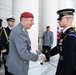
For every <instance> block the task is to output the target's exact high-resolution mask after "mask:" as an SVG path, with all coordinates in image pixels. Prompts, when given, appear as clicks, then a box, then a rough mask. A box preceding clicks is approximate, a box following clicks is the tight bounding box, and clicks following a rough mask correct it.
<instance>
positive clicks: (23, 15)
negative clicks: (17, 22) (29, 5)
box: [21, 12, 34, 18]
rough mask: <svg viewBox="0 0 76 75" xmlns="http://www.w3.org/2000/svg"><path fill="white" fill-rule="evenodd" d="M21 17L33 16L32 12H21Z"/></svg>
mask: <svg viewBox="0 0 76 75" xmlns="http://www.w3.org/2000/svg"><path fill="white" fill-rule="evenodd" d="M21 17H25V18H34V16H33V14H32V13H30V12H23V13H22V14H21Z"/></svg>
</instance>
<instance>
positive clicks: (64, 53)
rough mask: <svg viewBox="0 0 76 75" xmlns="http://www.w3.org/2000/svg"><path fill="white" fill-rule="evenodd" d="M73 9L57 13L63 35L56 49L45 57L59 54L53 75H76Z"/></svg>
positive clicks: (75, 35) (75, 34)
mask: <svg viewBox="0 0 76 75" xmlns="http://www.w3.org/2000/svg"><path fill="white" fill-rule="evenodd" d="M74 12H75V10H74V9H61V10H59V11H57V14H58V15H59V18H58V19H57V20H58V23H59V25H60V27H63V33H62V34H61V37H60V39H59V43H58V44H57V46H56V47H54V48H53V49H52V50H50V53H49V54H48V53H46V54H45V55H46V58H47V56H53V55H56V54H58V53H59V55H60V57H59V62H58V66H57V71H56V74H55V75H76V73H75V71H76V70H75V67H76V32H75V31H74V29H73V27H72V22H73V19H74V14H73V13H74Z"/></svg>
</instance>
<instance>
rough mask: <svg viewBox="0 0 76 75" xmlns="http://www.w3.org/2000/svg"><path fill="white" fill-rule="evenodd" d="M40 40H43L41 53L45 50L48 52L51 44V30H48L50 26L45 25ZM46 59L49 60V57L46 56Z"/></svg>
mask: <svg viewBox="0 0 76 75" xmlns="http://www.w3.org/2000/svg"><path fill="white" fill-rule="evenodd" d="M42 42H43V48H42V53H43V54H45V53H46V51H47V52H48V53H49V51H50V49H51V47H52V45H53V32H52V31H50V26H47V27H46V31H44V33H43V37H42ZM47 61H50V57H48V58H47Z"/></svg>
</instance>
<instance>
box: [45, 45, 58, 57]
mask: <svg viewBox="0 0 76 75" xmlns="http://www.w3.org/2000/svg"><path fill="white" fill-rule="evenodd" d="M56 54H58V48H57V46H56V47H54V48H53V49H51V50H50V52H49V53H45V56H46V58H48V57H50V56H53V55H56Z"/></svg>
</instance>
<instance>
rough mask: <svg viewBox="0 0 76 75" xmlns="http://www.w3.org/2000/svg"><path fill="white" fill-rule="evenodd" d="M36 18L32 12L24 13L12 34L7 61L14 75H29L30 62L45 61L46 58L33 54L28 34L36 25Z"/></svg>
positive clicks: (9, 69)
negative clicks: (28, 30)
mask: <svg viewBox="0 0 76 75" xmlns="http://www.w3.org/2000/svg"><path fill="white" fill-rule="evenodd" d="M33 20H34V16H33V14H32V13H30V12H23V13H22V14H21V16H20V23H19V24H18V25H17V26H16V27H14V29H13V30H12V31H11V33H10V37H9V39H10V41H9V54H8V57H7V61H6V66H7V67H8V71H9V72H11V73H12V74H14V75H28V69H29V61H30V60H31V61H34V62H36V61H37V60H38V59H40V60H42V59H44V60H45V56H44V55H43V54H41V55H40V56H38V55H37V54H34V53H32V52H31V51H30V50H31V41H30V38H29V35H28V32H27V29H30V28H31V26H32V25H33V24H34V22H33Z"/></svg>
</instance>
